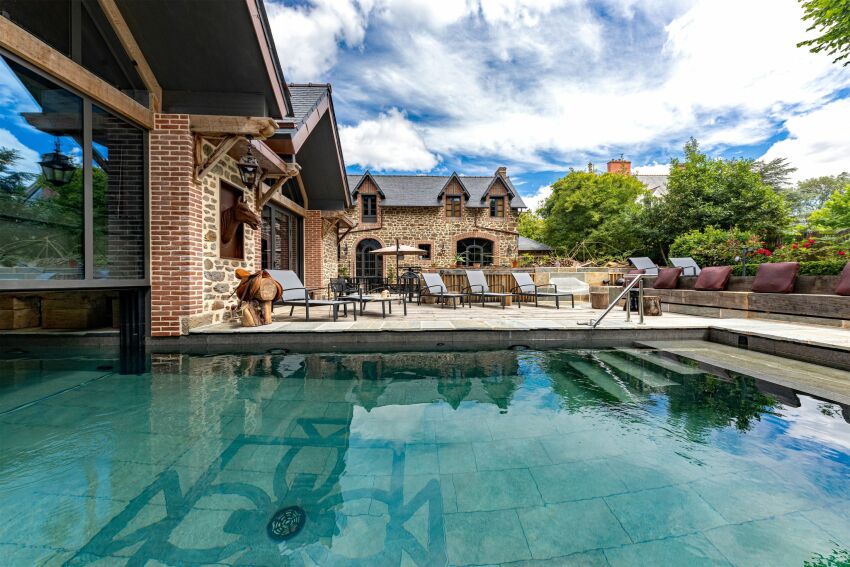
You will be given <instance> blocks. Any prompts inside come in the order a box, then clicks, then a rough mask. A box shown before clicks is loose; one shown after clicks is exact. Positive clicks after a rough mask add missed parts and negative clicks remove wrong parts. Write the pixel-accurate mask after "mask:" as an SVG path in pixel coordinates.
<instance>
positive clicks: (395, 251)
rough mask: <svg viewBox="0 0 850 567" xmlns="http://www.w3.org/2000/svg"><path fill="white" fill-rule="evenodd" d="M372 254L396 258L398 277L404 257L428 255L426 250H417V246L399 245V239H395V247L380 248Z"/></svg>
mask: <svg viewBox="0 0 850 567" xmlns="http://www.w3.org/2000/svg"><path fill="white" fill-rule="evenodd" d="M371 253H372V254H377V255H378V256H395V273H396V277H398V274H399V269H400V268H399V262H400V258H401V257H402V256H422V255H424V254H427V253H428V252H427V251H426V250H422V249H421V248H416V247H415V246H407V245H406V244H399V243H398V238H396V239H395V245H394V246H384V247H383V248H378V249H377V250H372V251H371Z"/></svg>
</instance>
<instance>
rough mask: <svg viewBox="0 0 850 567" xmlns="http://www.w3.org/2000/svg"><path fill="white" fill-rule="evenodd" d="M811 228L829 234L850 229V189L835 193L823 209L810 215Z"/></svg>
mask: <svg viewBox="0 0 850 567" xmlns="http://www.w3.org/2000/svg"><path fill="white" fill-rule="evenodd" d="M809 226H810V227H811V228H813V229H814V230H817V231H821V232H827V233H829V232H836V231H841V230H847V229H850V189H848V190H847V191H836V192H835V193H833V194H832V196H831V197H830V198H829V199H827V201H826V203H824V205H823V207H822V208H820V209H818V210H816V211H815V212H813V213H812V214H811V215H809Z"/></svg>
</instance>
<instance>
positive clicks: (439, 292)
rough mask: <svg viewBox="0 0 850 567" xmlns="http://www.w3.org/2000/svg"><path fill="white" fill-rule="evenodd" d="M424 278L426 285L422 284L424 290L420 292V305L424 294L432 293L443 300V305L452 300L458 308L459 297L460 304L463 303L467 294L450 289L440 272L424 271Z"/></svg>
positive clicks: (453, 305) (453, 304)
mask: <svg viewBox="0 0 850 567" xmlns="http://www.w3.org/2000/svg"><path fill="white" fill-rule="evenodd" d="M422 279H424V280H425V285H424V286H422V290H421V292H420V294H419V299H418V301H417V303H418V304H419V305H421V304H422V296H423V295H430V296H433V297H436V298H438V299H441V300H442V301H441V302H440V303H441V304H442V306H443V307H445V305H446V302H447V301H448V300H451V301H452V307H454V308H455V309H457V300H458V299H460V304H461V305H463V299H464V297H466V294H464V293H461V292H457V291H449V288H448V287H446V284H445V283H443V278H442V277H441V276H440V274H437V273H424V272H423V274H422Z"/></svg>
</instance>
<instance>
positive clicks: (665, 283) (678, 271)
mask: <svg viewBox="0 0 850 567" xmlns="http://www.w3.org/2000/svg"><path fill="white" fill-rule="evenodd" d="M681 275H682V268H661V269H660V270H658V277H657V278H655V283H653V284H652V287H653V288H655V289H676V286H677V285H679V276H681Z"/></svg>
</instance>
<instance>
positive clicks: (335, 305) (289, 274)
mask: <svg viewBox="0 0 850 567" xmlns="http://www.w3.org/2000/svg"><path fill="white" fill-rule="evenodd" d="M266 271H267V272H268V273H269V275H270V276H271V277H273V278H274V279H275V280H277V283H279V284H280V285H281V286H282V287H283V294H282V296H281V298H280V301H279V303H281V304H282V305H289V306H290V307H291V309H290V310H289V315H290V316H292V312H293V311H295V308H296V307H303V308H304V310H305V312H306V320H307V321H309V320H310V308H311V307H330V308H331V313H332V315H333V320H334V321H336V320H337V318H338V317H339V307H340V306H342V312H343V315H345V316H347V315H348V305H349V304H351V305H353V306H354V308H353V309H352V311H353V312H354V320H355V321H356V320H357V301H356V300H354V299H310V291H309V290H308V289H307V288H306V287H304V284H303V283H301V279H300V278H299V277H298V275H297V274H296V273H295V272H293V271H292V270H266Z"/></svg>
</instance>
